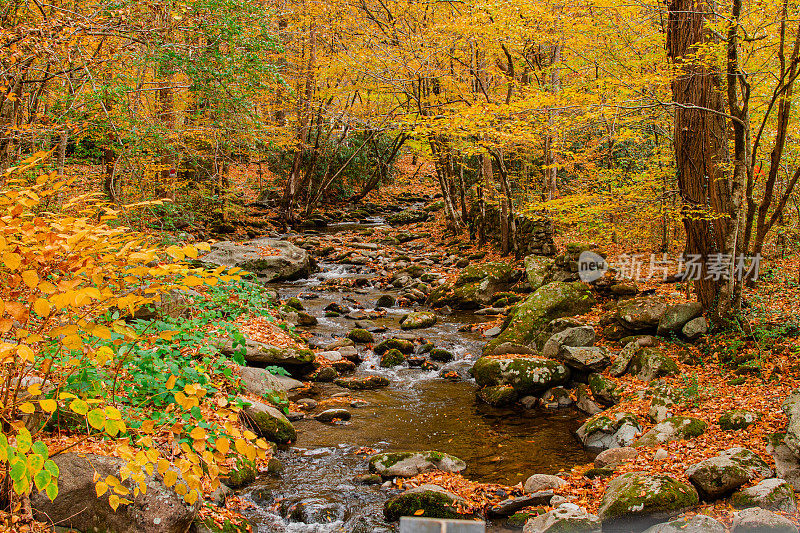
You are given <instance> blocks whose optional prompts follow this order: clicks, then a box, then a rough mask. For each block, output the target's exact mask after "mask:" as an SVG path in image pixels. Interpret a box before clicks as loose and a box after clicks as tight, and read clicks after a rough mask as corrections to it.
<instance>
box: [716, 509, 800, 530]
mask: <svg viewBox="0 0 800 533" xmlns="http://www.w3.org/2000/svg"><path fill="white" fill-rule="evenodd" d="M731 533H797V526H795V525H794V523H793V522H792V521H791V520H789V519H788V518H786V517H784V516H781V515H779V514H776V513H773V512H772V511H767V510H766V509H759V508H758V507H751V508H750V509H744V510H743V511H739V512H738V513H736V516H735V517H734V519H733V524H732V526H731Z"/></svg>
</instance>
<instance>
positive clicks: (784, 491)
mask: <svg viewBox="0 0 800 533" xmlns="http://www.w3.org/2000/svg"><path fill="white" fill-rule="evenodd" d="M731 505H733V506H734V507H735V508H737V509H747V508H749V507H761V508H762V509H767V510H769V511H780V512H783V513H792V514H793V513H795V512H797V503H796V501H795V495H794V488H793V487H792V485H790V484H789V483H788V482H787V481H786V480H784V479H779V478H769V479H765V480H764V481H762V482H761V483H759V484H758V485H753V486H752V487H748V488H746V489H741V490H740V491H738V492H734V493H733V495H732V496H731Z"/></svg>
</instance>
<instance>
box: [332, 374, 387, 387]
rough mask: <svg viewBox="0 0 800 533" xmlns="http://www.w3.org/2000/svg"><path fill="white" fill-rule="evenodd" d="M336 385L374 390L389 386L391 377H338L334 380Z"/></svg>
mask: <svg viewBox="0 0 800 533" xmlns="http://www.w3.org/2000/svg"><path fill="white" fill-rule="evenodd" d="M334 383H335V384H336V385H339V386H340V387H344V388H345V389H351V390H372V389H380V388H381V387H387V386H388V385H389V379H388V378H385V377H383V376H375V375H372V376H361V377H352V378H337V379H336V380H334Z"/></svg>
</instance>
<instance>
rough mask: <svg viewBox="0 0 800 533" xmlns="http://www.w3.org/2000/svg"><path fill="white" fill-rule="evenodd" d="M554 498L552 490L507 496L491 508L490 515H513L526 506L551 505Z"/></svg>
mask: <svg viewBox="0 0 800 533" xmlns="http://www.w3.org/2000/svg"><path fill="white" fill-rule="evenodd" d="M552 498H553V491H552V490H543V491H540V492H536V493H533V494H523V495H522V496H514V497H511V498H506V499H505V500H503V501H501V502H500V503H498V504H496V505H493V506H492V507H491V508H490V509H489V516H511V515H512V514H514V513H516V512H517V511H519V510H520V509H524V508H525V507H533V506H536V505H549V504H550V500H551V499H552Z"/></svg>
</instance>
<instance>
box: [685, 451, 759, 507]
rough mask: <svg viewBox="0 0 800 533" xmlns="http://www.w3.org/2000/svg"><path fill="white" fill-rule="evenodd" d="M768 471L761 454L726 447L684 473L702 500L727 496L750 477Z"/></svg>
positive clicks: (757, 476) (752, 477)
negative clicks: (726, 448)
mask: <svg viewBox="0 0 800 533" xmlns="http://www.w3.org/2000/svg"><path fill="white" fill-rule="evenodd" d="M772 474H773V472H772V469H771V468H770V467H769V465H768V464H767V463H766V462H764V460H763V459H762V458H761V457H759V456H758V455H756V454H755V453H753V452H751V451H750V450H747V449H745V448H730V449H728V450H725V451H724V452H722V453H720V454H719V455H717V456H716V457H710V458H708V459H705V460H704V461H700V462H699V463H697V464H693V465H692V466H690V467H689V468H687V469H686V477H687V478H689V481H691V482H692V484H693V485H694V486H695V487H697V491H698V492H699V493H700V495H701V496H702V497H703V499H704V500H706V501H712V500H716V499H719V498H721V497H723V496H727V495H728V494H730V493H732V492H733V491H735V490H736V489H738V488H739V487H741V486H742V485H744V484H745V483H747V482H748V481H750V480H751V479H754V478H759V477H770V476H772Z"/></svg>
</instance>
